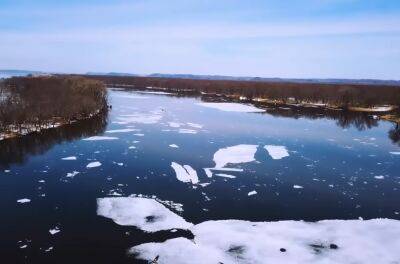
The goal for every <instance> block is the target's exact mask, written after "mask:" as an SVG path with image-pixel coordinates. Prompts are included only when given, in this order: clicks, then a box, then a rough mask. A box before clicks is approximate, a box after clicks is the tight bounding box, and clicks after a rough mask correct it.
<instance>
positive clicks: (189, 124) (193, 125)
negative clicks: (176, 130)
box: [186, 122, 203, 129]
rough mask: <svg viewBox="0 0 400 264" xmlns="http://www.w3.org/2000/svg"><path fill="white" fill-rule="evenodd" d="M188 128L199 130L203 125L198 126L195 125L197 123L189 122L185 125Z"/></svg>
mask: <svg viewBox="0 0 400 264" xmlns="http://www.w3.org/2000/svg"><path fill="white" fill-rule="evenodd" d="M186 124H187V125H188V126H190V127H193V128H199V129H201V128H203V125H200V124H197V123H190V122H188V123H186Z"/></svg>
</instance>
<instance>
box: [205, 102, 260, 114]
mask: <svg viewBox="0 0 400 264" xmlns="http://www.w3.org/2000/svg"><path fill="white" fill-rule="evenodd" d="M198 105H201V106H205V107H210V108H215V109H218V110H221V111H226V112H244V113H256V112H265V110H263V109H260V108H257V107H255V106H253V105H246V104H238V103H198Z"/></svg>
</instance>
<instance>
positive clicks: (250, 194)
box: [247, 191, 257, 196]
mask: <svg viewBox="0 0 400 264" xmlns="http://www.w3.org/2000/svg"><path fill="white" fill-rule="evenodd" d="M255 194H257V192H256V191H251V192H249V193H248V194H247V196H252V195H255Z"/></svg>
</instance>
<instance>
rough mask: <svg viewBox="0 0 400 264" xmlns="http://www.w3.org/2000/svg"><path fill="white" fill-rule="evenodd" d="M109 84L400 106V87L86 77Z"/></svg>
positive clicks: (340, 104)
mask: <svg viewBox="0 0 400 264" xmlns="http://www.w3.org/2000/svg"><path fill="white" fill-rule="evenodd" d="M87 77H88V78H92V79H96V80H100V81H103V82H104V83H105V84H106V85H108V86H120V85H125V86H127V87H128V88H129V87H133V88H135V89H144V88H146V87H153V88H156V89H157V88H165V89H167V90H170V91H174V92H186V93H188V92H189V93H190V92H192V93H195V94H200V93H201V92H203V93H212V94H224V95H234V96H244V97H247V98H248V99H255V98H265V99H270V100H277V101H279V102H283V103H286V102H293V101H294V102H297V103H307V102H308V103H316V102H318V103H324V104H329V105H331V106H337V107H344V108H345V107H348V106H360V107H371V106H376V105H396V106H400V87H399V86H388V85H361V84H315V83H309V84H304V83H289V82H288V83H284V82H276V83H274V82H255V81H230V80H193V79H174V78H155V77H153V78H151V77H132V76H127V77H122V76H87Z"/></svg>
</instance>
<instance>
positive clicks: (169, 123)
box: [168, 122, 183, 128]
mask: <svg viewBox="0 0 400 264" xmlns="http://www.w3.org/2000/svg"><path fill="white" fill-rule="evenodd" d="M168 125H169V126H170V127H174V128H178V127H180V126H181V125H183V124H182V123H178V122H168Z"/></svg>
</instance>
